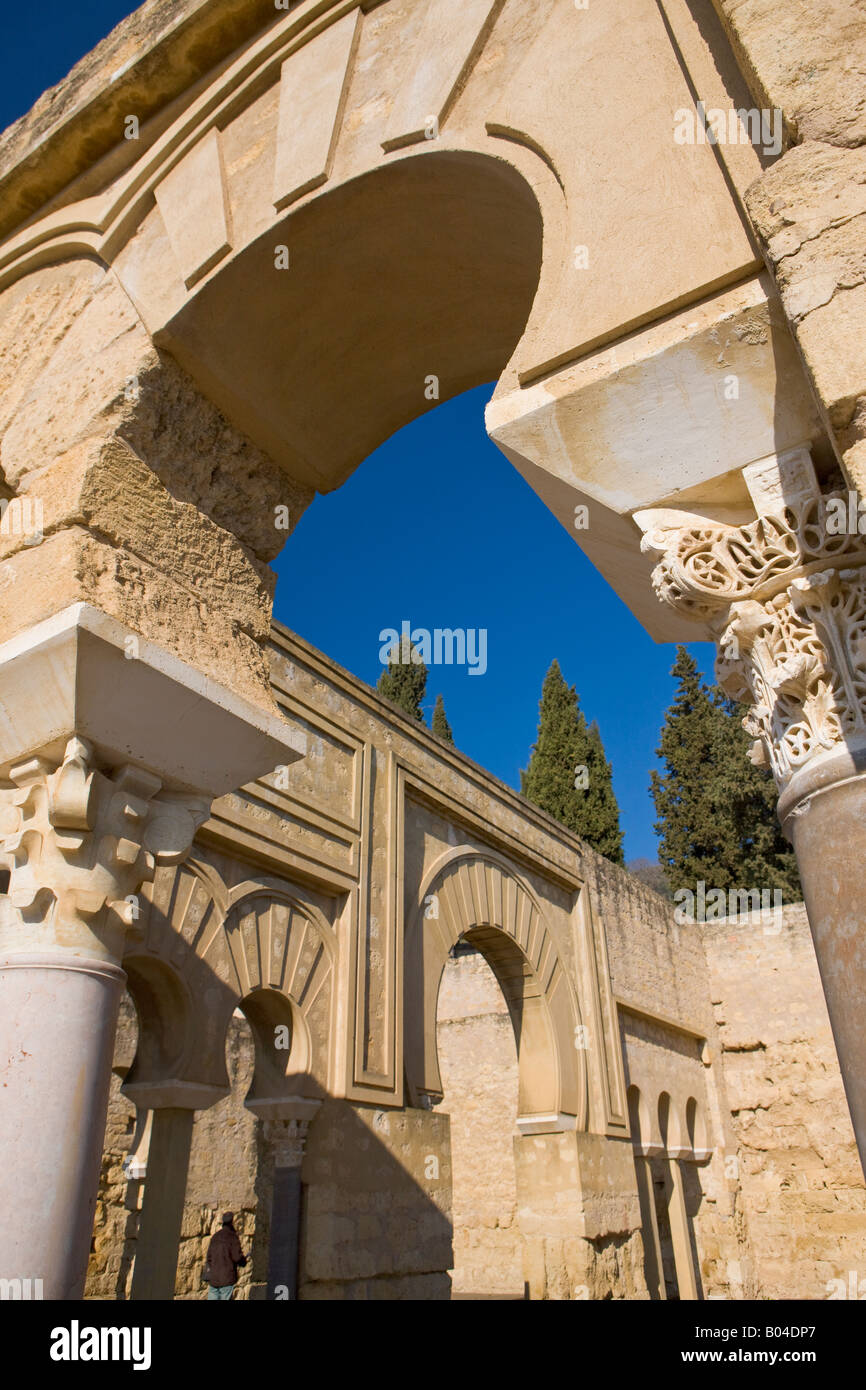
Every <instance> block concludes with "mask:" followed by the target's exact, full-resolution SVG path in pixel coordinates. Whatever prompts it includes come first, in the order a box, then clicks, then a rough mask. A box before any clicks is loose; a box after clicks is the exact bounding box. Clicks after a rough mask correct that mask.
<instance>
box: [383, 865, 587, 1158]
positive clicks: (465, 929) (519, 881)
mask: <svg viewBox="0 0 866 1390" xmlns="http://www.w3.org/2000/svg"><path fill="white" fill-rule="evenodd" d="M461 938H463V939H465V940H466V941H467V942H469V943H470V944H471V945H473V946H475V947H476V948H477V949H478V950H479V951H481V952H482V954H483V955H484V956H485V959H486V960H487V962H488V964H489V965H490V967H491V969H492V970H493V972H494V974H495V975H496V978H497V980H498V982H499V985H500V988H501V989H502V992H503V994H504V996H505V1000H506V1003H507V1005H508V1010H509V1014H510V1016H511V1021H512V1025H513V1027H514V1033H515V1040H516V1044H517V1054H518V1073H519V1100H518V1104H519V1116H518V1127H519V1128H520V1129H522V1130H524V1131H525V1132H539V1131H542V1130H556V1129H569V1128H578V1129H583V1128H585V1126H586V1118H587V1075H586V1062H585V1058H586V1050H585V1046H584V1043H585V1038H584V1034H583V1031H582V1026H581V1016H580V1007H579V1003H578V999H577V995H576V992H575V990H574V988H573V985H572V982H571V980H570V978H569V974H568V968H567V967H566V966H565V965H564V963H563V961H562V959H561V957H560V953H559V951H558V949H557V946H556V943H555V941H554V939H553V937H552V935H551V933H550V932H549V931H548V929H547V926H546V924H545V921H544V913H543V909H542V908H541V906H540V904H539V902H538V899H537V898H536V897H535V895H534V893H533V892H532V889H531V888H530V887H529V885H528V884H527V883H526V881H525V880H524V879H523V878H522V877H521V876H520V875H519V874H517V873H516V872H515V870H514V869H513V867H512V866H510V865H509V864H507V863H506V862H505V861H504V860H501V859H500V858H499V857H498V856H497V855H496V854H495V853H493V852H492V851H481V850H476V849H469V848H462V849H456V850H453V851H449V852H448V853H446V854H445V855H443V856H442V857H441V858H440V859H439V860H438V861H437V863H436V864H434V865H433V867H432V869H431V870H430V872H429V873H428V875H427V876H426V878H425V880H424V882H423V884H422V886H421V890H420V893H419V897H418V902H417V904H416V906H415V909H414V911H413V913H412V917H411V920H410V923H409V928H408V932H407V937H406V990H405V1000H406V1008H405V1022H404V1048H405V1064H406V1076H407V1082H408V1087H409V1093H410V1096H411V1097H413V1098H414V1103H418V1100H419V1098H421V1097H423V1096H426V1097H432V1098H435V1100H441V1098H442V1080H441V1076H440V1072H439V1061H438V1056H437V1047H436V1002H437V998H438V994H439V984H440V981H441V977H442V972H443V970H444V968H445V963H446V961H447V959H448V954H449V952H450V950H451V949H452V948H453V946H454V945H455V944H456V943H457V942H458V941H459V940H460V939H461Z"/></svg>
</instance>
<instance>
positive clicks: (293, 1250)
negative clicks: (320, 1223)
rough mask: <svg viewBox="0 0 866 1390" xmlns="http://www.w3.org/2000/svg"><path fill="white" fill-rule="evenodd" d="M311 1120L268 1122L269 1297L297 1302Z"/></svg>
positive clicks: (266, 1126)
mask: <svg viewBox="0 0 866 1390" xmlns="http://www.w3.org/2000/svg"><path fill="white" fill-rule="evenodd" d="M309 1127H310V1122H309V1120H308V1119H302V1120H295V1119H288V1120H266V1121H265V1136H266V1138H267V1140H268V1142H269V1145H270V1148H271V1152H272V1155H273V1196H272V1199H271V1227H270V1243H269V1246H268V1294H267V1296H268V1298H269V1299H271V1298H273V1299H278V1300H280V1299H296V1298H297V1296H298V1257H299V1254H300V1240H301V1166H302V1164H303V1161H304V1149H305V1147H306V1142H307V1131H308V1129H309Z"/></svg>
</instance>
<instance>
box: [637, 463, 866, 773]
mask: <svg viewBox="0 0 866 1390" xmlns="http://www.w3.org/2000/svg"><path fill="white" fill-rule="evenodd" d="M777 462H778V475H779V476H778V485H777V487H776V489H775V496H773V492H774V489H772V488H770V489H767V488H766V487H765V484H766V470H764V472H763V474H762V477H761V484H762V487H761V489H760V490H759V487H758V485H757V482H756V479H755V478H750V477H749V476H748V471H747V482H748V483H749V484H750V487H751V490H752V493H753V498H755V500H756V502H757V503H758V504H759V505H760V503H761V502H766V503H769V505H770V506H772V508H773V509H772V510H771V511H768V512H767V513H765V514H762V515H759V516H758V518H757V520H755V521H752V522H749V523H748V524H747V525H744V526H730V525H721V524H713V523H710V522H706V523H705V522H702V521H697V522H696V520H695V518H694V517H693V516H689V515H688V514H686V513H682V512H672V511H663V510H658V511H645V512H639V513H637V514H636V517H635V520H636V521H637V522H638V525H640V526H641V528H642V529H643V531H644V537H643V541H642V543H641V544H642V548H643V549H644V550H648V551H651V552H655V553H656V554H658V555H660V556H661V560H660V563H659V564H658V565H657V567H656V569H655V570H654V572H653V585H654V588H655V591H656V593H657V595H658V597H659V599H660V600H661V601H662V602H663V603H667V604H670V605H671V606H672V607H674V608H676V609H677V610H679V611H680V612H681V613H684V614H686V615H688V616H689V617H692V618H694V619H696V620H699V621H701V622H704V623H705V624H707V625H708V626H709V627H710V629H711V631H712V632H713V633H714V635H715V638H716V642H717V644H718V648H719V655H718V659H717V661H716V677H717V679H718V681H719V684H720V685H721V686H722V688H723V689H724V690H725V691H727V693H728V694H729V695H731V696H732V697H733V698H735V699H740V700H748V701H749V703H750V705H751V709H750V711H749V714H748V715H747V717H746V718H745V719H744V721H743V724H744V727H745V728H746V730H747V732H748V733H750V734H751V735H752V736H753V738H754V739H755V742H754V744H753V745H752V749H751V752H750V757H751V759H752V761H753V762H755V763H756V764H758V765H759V766H765V767H769V768H770V769H771V770H772V772H773V775H774V777H775V779H776V783H777V785H778V787H779V790H780V792H782V791H784V790H785V789H786V787H787V786H788V784H789V783H790V781H791V779H792V777H793V776H794V775H795V774H796V773H797V772H798V771H799V770H800V769H801V768H802V767H803V766H804V765H805V764H806V763H808V762H810V760H811V759H813V758H814V757H816V756H817V755H818V754H821V753H831V752H834V751H839V750H842V751H844V749H845V748H848V749H851V748H852V747H853V746H856V745H859V744H860V743H861V742H864V741H866V568H864V567H866V536H863V535H860V534H859V532H858V531H857V530H856V529H855V530H847V529H846V530H840V529H839V528H838V526H837V525H835V524H832V523H834V522H835V520H836V519H837V518H838V517H839V515H840V513H841V514H844V513H845V511H846V510H847V495H846V494H840V493H835V492H834V493H828V494H822V493H820V491H819V490H818V486H817V482H815V480H814V474H812V477H811V480H810V479H809V478H808V477H805V478H804V474H803V459H802V456H801V457H800V458H798V460H797V476H796V483H797V486H796V487H793V486H792V484H791V475H790V471H787V472H786V469H785V464H784V461H783V460H780V461H777ZM810 484H811V485H810ZM792 494H793V496H792ZM789 496H790V497H791V500H790V502H788V501H786V499H787V498H788V497H789Z"/></svg>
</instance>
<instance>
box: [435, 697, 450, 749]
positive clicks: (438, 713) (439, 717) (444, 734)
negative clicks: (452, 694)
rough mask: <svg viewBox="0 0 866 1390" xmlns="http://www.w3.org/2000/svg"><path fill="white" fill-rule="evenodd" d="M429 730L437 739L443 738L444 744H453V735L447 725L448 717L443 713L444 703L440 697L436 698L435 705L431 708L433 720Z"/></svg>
mask: <svg viewBox="0 0 866 1390" xmlns="http://www.w3.org/2000/svg"><path fill="white" fill-rule="evenodd" d="M430 728H431V729H432V730H433V732H434V734H437V735H438V736H439V738H444V740H445V742H446V743H453V742H454V735H453V733H452V732H451V725H450V724H449V723H448V716H447V715H446V713H445V701H444V700H443V699H442V696H441V695H437V696H436V703H435V705H434V706H433V718H432V720H431V721H430Z"/></svg>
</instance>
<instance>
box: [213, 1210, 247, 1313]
mask: <svg viewBox="0 0 866 1390" xmlns="http://www.w3.org/2000/svg"><path fill="white" fill-rule="evenodd" d="M234 1220H235V1214H234V1212H233V1211H224V1212H223V1221H222V1226H221V1227H220V1229H219V1230H218V1231H217V1233H216V1235H215V1236H212V1237H211V1243H210V1245H209V1246H208V1248H207V1258H206V1259H205V1263H204V1280H205V1283H206V1284H207V1285H208V1291H207V1296H208V1301H211V1300H216V1299H228V1298H231V1296H232V1294H233V1293H234V1291H235V1284H236V1283H237V1282H238V1270H239V1269H242V1268H243V1266H244V1265H245V1264H246V1262H247V1257H246V1255H245V1254H244V1253H243V1251H242V1250H241V1243H240V1241H239V1240H238V1233H237V1231H236V1230H235V1227H234Z"/></svg>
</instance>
